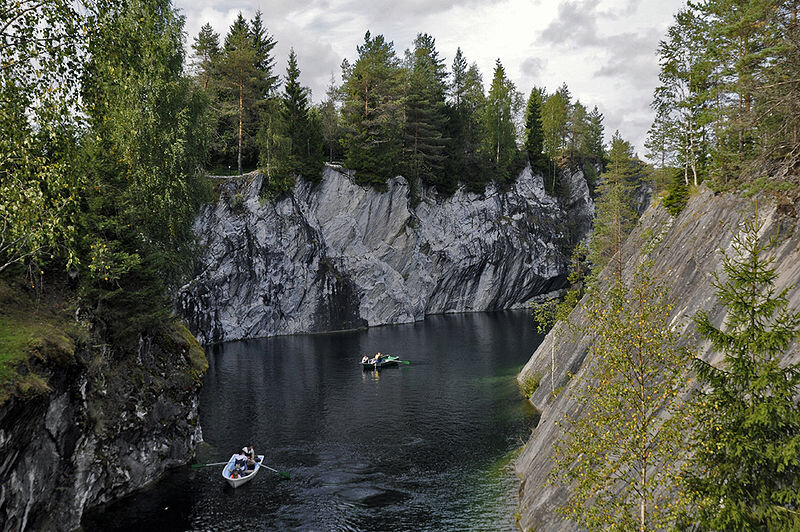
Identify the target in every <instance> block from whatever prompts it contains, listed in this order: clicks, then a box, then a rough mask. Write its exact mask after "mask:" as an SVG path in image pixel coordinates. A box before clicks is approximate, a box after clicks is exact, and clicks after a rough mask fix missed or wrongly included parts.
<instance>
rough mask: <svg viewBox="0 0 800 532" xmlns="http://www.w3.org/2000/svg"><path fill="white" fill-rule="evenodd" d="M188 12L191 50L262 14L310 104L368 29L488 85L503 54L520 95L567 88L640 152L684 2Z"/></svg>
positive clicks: (445, 2)
mask: <svg viewBox="0 0 800 532" xmlns="http://www.w3.org/2000/svg"><path fill="white" fill-rule="evenodd" d="M174 1H175V5H176V7H177V8H178V9H180V10H181V11H182V12H183V14H184V15H185V16H186V28H185V31H186V33H187V36H188V44H191V42H192V41H193V39H194V37H196V36H197V33H198V32H199V31H200V27H201V26H202V25H203V24H205V23H206V22H210V23H211V25H212V27H214V29H215V31H217V32H218V33H219V34H220V35H221V38H224V35H225V33H226V32H227V31H228V28H229V27H230V25H231V23H232V22H233V20H234V18H235V17H236V15H237V14H238V13H239V12H240V11H241V12H242V14H244V16H245V17H247V18H248V19H249V18H251V17H252V16H253V15H254V14H255V12H256V10H259V9H260V10H261V11H262V12H263V18H264V21H265V23H266V26H267V30H268V31H269V33H270V34H271V35H272V36H273V37H274V38H275V40H276V41H277V46H276V47H275V49H274V53H275V57H276V63H277V72H278V73H279V74H281V75H283V74H285V72H286V57H287V55H288V53H289V49H290V48H292V47H293V48H294V50H295V53H296V54H297V58H298V64H299V66H300V69H301V71H302V74H301V82H302V83H303V84H304V85H307V86H308V87H310V88H311V90H312V93H313V99H314V101H315V102H319V101H320V100H321V99H322V98H324V97H325V89H326V87H327V86H328V85H329V83H330V80H331V75H333V76H334V79H335V81H336V83H337V84H338V83H339V82H340V81H341V74H340V72H341V69H340V65H341V62H342V59H344V58H348V59H349V60H350V61H351V62H352V61H353V60H354V59H355V58H356V55H357V54H356V45H358V44H360V43H361V42H363V39H364V33H365V32H366V31H367V30H369V31H371V32H372V33H373V35H374V34H383V35H384V37H385V38H386V39H387V40H389V41H393V42H394V48H395V51H396V52H397V54H398V55H399V56H402V54H403V51H404V50H405V49H407V48H410V47H411V44H412V41H413V39H414V37H415V36H416V35H417V34H418V33H428V34H430V35H432V36H433V37H434V38H435V39H436V47H437V49H438V50H439V55H440V56H441V57H444V58H445V63H446V65H447V66H448V68H449V67H450V66H451V65H452V60H453V56H454V55H455V52H456V49H457V48H458V47H459V46H460V47H461V49H462V51H463V53H464V55H465V57H466V59H467V61H468V62H470V63H472V62H476V63H477V64H478V67H479V68H480V70H481V73H482V74H483V79H484V85H488V83H489V82H491V77H492V72H493V69H494V63H495V60H496V59H497V58H499V59H500V61H501V62H502V63H503V66H504V67H505V69H506V72H507V73H508V75H509V77H510V78H511V79H512V81H514V83H515V84H516V86H517V89H519V90H520V91H521V92H522V93H523V94H525V95H526V97H527V95H528V94H529V93H530V90H531V88H532V87H534V86H544V87H546V88H547V90H548V91H553V90H555V89H557V88H558V87H559V86H560V85H561V83H562V82H566V83H567V85H568V86H569V88H570V91H571V92H572V96H573V99H579V100H580V101H581V102H582V103H583V104H584V105H586V106H587V107H589V108H591V107H592V106H594V105H597V106H598V108H599V109H600V111H601V112H602V113H603V114H604V115H605V127H606V137H607V139H608V138H610V137H611V134H612V133H613V132H614V131H615V130H617V129H618V130H619V131H620V133H622V136H623V137H624V138H626V139H628V140H630V141H631V142H633V144H634V146H635V149H636V150H637V152H639V154H640V155H641V156H642V157H643V156H644V152H645V150H644V148H643V143H644V139H645V136H646V133H647V129H648V128H649V126H650V122H651V121H652V112H651V111H650V108H649V105H650V100H651V96H652V93H653V89H654V88H655V86H656V83H657V81H658V78H657V76H658V60H657V57H656V55H655V50H656V46H657V45H658V41H659V40H660V39H662V38H663V36H664V34H665V32H666V29H667V27H668V26H669V24H670V23H671V21H672V16H673V14H674V13H675V12H676V11H677V10H678V9H680V8H681V7H682V6H683V5H684V4H685V0H460V1H453V0H231V1H214V0H174Z"/></svg>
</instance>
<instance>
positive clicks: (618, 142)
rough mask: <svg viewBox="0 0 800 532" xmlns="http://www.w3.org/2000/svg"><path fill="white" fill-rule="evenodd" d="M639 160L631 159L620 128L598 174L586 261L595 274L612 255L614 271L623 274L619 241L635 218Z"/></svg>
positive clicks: (634, 221)
mask: <svg viewBox="0 0 800 532" xmlns="http://www.w3.org/2000/svg"><path fill="white" fill-rule="evenodd" d="M641 170H642V169H641V163H640V162H639V161H637V160H635V159H634V156H633V146H631V144H630V143H629V142H628V141H626V140H624V139H623V138H622V137H621V136H620V134H619V131H616V132H615V133H614V136H613V137H612V140H611V150H610V151H609V163H608V166H607V168H606V172H604V173H603V174H602V175H601V176H600V181H601V184H600V186H599V187H598V191H599V193H600V195H599V197H598V199H597V202H596V215H595V219H594V228H593V231H592V241H591V245H590V252H589V262H590V263H591V264H592V270H593V272H594V275H595V276H596V275H597V274H598V273H599V272H600V271H601V270H602V269H603V268H604V267H605V265H606V264H608V263H609V261H610V260H611V259H612V258H613V257H616V258H617V263H616V267H615V272H616V275H617V276H618V277H621V276H622V254H621V253H620V251H621V249H622V244H623V243H624V242H625V239H626V238H627V236H628V234H629V233H630V232H631V230H632V229H633V226H634V225H635V223H636V220H637V219H638V214H637V212H636V210H635V208H634V205H633V188H634V185H636V184H638V182H639V181H640V180H641V178H642V171H641Z"/></svg>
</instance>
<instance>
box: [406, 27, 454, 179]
mask: <svg viewBox="0 0 800 532" xmlns="http://www.w3.org/2000/svg"><path fill="white" fill-rule="evenodd" d="M412 54H413V55H412V56H411V58H410V59H411V64H410V65H409V72H408V84H407V88H406V97H405V117H406V119H405V127H404V150H403V151H404V157H403V159H404V161H403V162H404V166H405V168H406V175H407V177H408V178H410V179H414V180H416V179H421V180H422V182H423V183H424V184H426V185H435V186H436V187H437V188H438V189H439V191H440V192H443V193H445V194H451V193H452V192H454V191H455V188H456V182H455V180H446V179H445V174H444V163H445V148H446V146H447V139H446V138H445V125H446V122H447V115H446V114H445V100H444V96H445V91H446V87H445V75H446V73H445V69H444V65H443V62H442V60H441V59H439V53H438V52H437V51H436V45H435V41H434V39H433V37H431V36H430V35H428V34H419V35H417V38H416V39H415V40H414V51H413V53H412Z"/></svg>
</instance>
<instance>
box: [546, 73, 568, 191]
mask: <svg viewBox="0 0 800 532" xmlns="http://www.w3.org/2000/svg"><path fill="white" fill-rule="evenodd" d="M570 105H572V104H571V96H570V93H569V89H568V88H567V85H566V83H564V84H562V85H561V87H560V88H559V89H558V90H557V91H556V92H555V93H553V94H551V95H549V96H547V97H546V98H545V99H544V102H543V103H542V130H543V132H544V153H545V155H547V159H548V160H549V161H550V190H551V191H555V188H556V164H557V161H558V159H559V158H560V157H561V155H562V154H563V150H564V148H565V146H566V137H567V118H568V117H569V108H570Z"/></svg>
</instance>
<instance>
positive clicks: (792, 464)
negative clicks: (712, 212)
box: [685, 219, 800, 530]
mask: <svg viewBox="0 0 800 532" xmlns="http://www.w3.org/2000/svg"><path fill="white" fill-rule="evenodd" d="M762 227H763V226H762V225H761V224H759V223H757V222H756V221H755V220H754V219H748V220H746V221H745V222H744V223H743V224H742V226H741V228H740V231H739V232H738V233H737V234H736V235H735V237H734V240H733V255H732V256H731V255H729V254H727V253H723V259H722V264H723V271H724V273H725V278H724V279H722V278H720V276H717V275H715V277H714V286H715V288H716V289H717V297H718V298H719V300H720V302H721V303H722V304H723V305H724V306H725V308H726V310H727V315H726V317H725V322H724V325H723V326H722V327H717V326H716V325H714V324H713V323H712V322H711V319H710V317H709V316H708V314H707V313H705V312H700V313H698V314H697V316H696V318H695V321H696V323H697V328H698V331H699V333H700V335H701V336H702V337H703V338H704V339H706V340H708V341H709V342H710V343H711V346H712V347H713V349H714V350H716V351H717V352H721V353H724V358H723V361H722V364H721V366H720V367H719V368H717V367H714V366H712V365H710V364H708V363H706V362H704V361H702V360H700V359H699V358H698V359H695V361H694V366H695V370H696V372H697V379H698V384H699V385H700V389H699V391H698V392H697V394H696V396H695V397H694V400H693V403H694V407H695V409H696V418H697V429H696V431H695V433H694V435H693V437H692V451H693V452H692V454H691V460H690V461H689V463H688V465H687V468H686V474H685V481H686V487H687V493H688V495H689V497H690V500H691V502H692V503H693V507H691V508H690V511H689V514H688V515H687V521H688V523H695V524H696V525H697V526H699V527H700V528H701V529H703V530H797V529H798V527H800V515H798V512H797V508H798V505H800V405H798V402H797V396H798V394H799V393H800V365H798V364H783V363H781V360H780V358H781V357H782V356H784V355H785V354H786V350H787V348H789V346H790V345H791V344H792V342H794V341H796V340H797V339H798V338H800V313H798V312H796V311H791V310H789V308H788V305H789V301H788V299H787V293H788V288H786V289H784V290H782V291H780V292H778V291H776V289H775V281H776V279H777V277H778V275H777V273H776V271H775V268H774V266H773V262H774V259H772V258H767V257H766V256H765V253H766V251H767V249H768V248H769V247H770V246H771V245H772V244H773V243H772V242H762V240H761V239H760V238H759V234H760V232H761V229H762Z"/></svg>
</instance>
